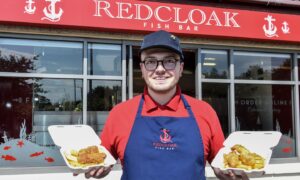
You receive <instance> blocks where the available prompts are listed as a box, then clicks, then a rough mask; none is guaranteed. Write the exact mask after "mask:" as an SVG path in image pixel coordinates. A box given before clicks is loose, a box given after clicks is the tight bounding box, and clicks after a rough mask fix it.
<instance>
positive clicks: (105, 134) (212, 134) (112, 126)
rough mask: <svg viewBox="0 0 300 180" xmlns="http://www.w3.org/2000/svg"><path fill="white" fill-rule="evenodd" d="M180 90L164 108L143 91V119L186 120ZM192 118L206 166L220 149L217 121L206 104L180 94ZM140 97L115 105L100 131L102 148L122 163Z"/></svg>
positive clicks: (219, 127) (219, 128)
mask: <svg viewBox="0 0 300 180" xmlns="http://www.w3.org/2000/svg"><path fill="white" fill-rule="evenodd" d="M180 95H181V90H180V88H177V91H176V94H175V95H174V97H173V98H172V99H171V100H170V101H169V102H168V103H166V104H165V105H160V104H158V103H156V102H155V101H154V100H153V99H152V98H151V97H150V95H149V94H148V91H147V88H145V91H144V97H145V101H144V105H143V110H142V115H143V116H173V117H187V116H188V111H187V110H186V109H185V107H184V104H183V101H182V100H181V98H180ZM184 97H185V98H186V100H187V102H188V103H189V105H190V106H191V109H192V111H193V113H194V116H195V118H196V121H197V124H198V127H199V128H200V131H201V136H202V141H203V147H204V156H205V157H204V158H205V160H207V161H208V162H209V163H211V161H212V160H213V158H214V157H215V155H216V154H217V153H218V151H219V149H220V148H222V147H223V141H224V135H223V132H222V129H221V126H220V123H219V119H218V117H217V115H216V112H215V111H214V110H213V108H212V107H211V106H210V105H209V104H208V103H206V102H204V101H201V100H197V99H195V98H193V97H190V96H187V95H184ZM140 99H141V95H139V96H136V97H134V98H132V99H131V100H128V101H126V102H122V103H120V104H118V105H116V106H115V107H114V108H113V109H112V110H111V111H110V113H109V116H108V118H107V121H106V124H105V126H104V129H103V131H102V133H101V140H102V145H103V146H105V147H106V148H107V150H108V151H110V153H111V154H112V155H113V156H114V157H115V158H116V159H117V158H120V160H121V163H122V164H124V153H125V148H126V144H127V142H128V139H129V135H130V132H131V128H132V126H133V123H134V120H135V117H136V114H137V110H138V105H139V102H140Z"/></svg>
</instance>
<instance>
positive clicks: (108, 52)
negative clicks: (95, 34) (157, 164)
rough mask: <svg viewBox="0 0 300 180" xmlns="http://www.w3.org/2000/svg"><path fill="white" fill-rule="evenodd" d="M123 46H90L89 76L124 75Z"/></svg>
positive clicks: (91, 44)
mask: <svg viewBox="0 0 300 180" xmlns="http://www.w3.org/2000/svg"><path fill="white" fill-rule="evenodd" d="M121 55H122V51H121V45H110V44H93V43H90V44H88V74H90V75H111V76H121V75H122V60H121Z"/></svg>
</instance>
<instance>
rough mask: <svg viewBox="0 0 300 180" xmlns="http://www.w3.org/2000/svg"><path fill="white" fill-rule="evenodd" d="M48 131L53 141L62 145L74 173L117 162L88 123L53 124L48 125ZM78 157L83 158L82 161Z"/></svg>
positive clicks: (66, 159) (64, 154)
mask: <svg viewBox="0 0 300 180" xmlns="http://www.w3.org/2000/svg"><path fill="white" fill-rule="evenodd" d="M48 131H49V133H50V136H51V137H52V139H53V142H54V143H55V144H56V145H57V146H59V147H61V148H60V153H61V155H62V157H63V159H64V161H65V162H66V164H67V165H68V167H69V168H70V170H71V171H72V172H73V173H78V174H79V173H84V172H87V171H88V170H89V169H90V168H92V167H98V166H105V167H107V166H110V165H113V164H115V163H116V160H115V159H114V158H113V156H112V155H111V154H110V153H109V151H108V150H107V149H105V147H104V146H101V140H100V138H99V137H98V135H97V134H96V133H95V131H94V130H93V129H92V128H91V127H90V126H88V125H52V126H49V127H48ZM96 151H98V152H96ZM80 153H81V155H79V154H80ZM78 158H81V159H80V161H79V160H78ZM101 158H102V159H101ZM86 159H87V160H86ZM88 160H89V161H88ZM79 162H86V163H79ZM91 162H92V163H91Z"/></svg>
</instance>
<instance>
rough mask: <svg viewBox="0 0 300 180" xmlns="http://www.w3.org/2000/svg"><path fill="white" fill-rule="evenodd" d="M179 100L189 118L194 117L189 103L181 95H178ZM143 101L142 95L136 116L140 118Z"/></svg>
mask: <svg viewBox="0 0 300 180" xmlns="http://www.w3.org/2000/svg"><path fill="white" fill-rule="evenodd" d="M180 98H181V100H182V101H183V104H184V107H185V109H186V110H187V111H188V113H189V116H190V117H194V113H193V112H192V109H191V106H190V105H189V103H188V102H187V100H186V99H185V97H184V96H183V94H181V95H180ZM144 101H145V100H144V95H142V97H141V100H140V103H139V107H138V112H137V116H142V110H143V105H144Z"/></svg>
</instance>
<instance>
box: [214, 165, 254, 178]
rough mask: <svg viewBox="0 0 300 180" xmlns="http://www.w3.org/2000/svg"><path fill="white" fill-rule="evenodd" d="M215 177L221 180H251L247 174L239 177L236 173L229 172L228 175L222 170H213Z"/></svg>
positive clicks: (243, 173)
mask: <svg viewBox="0 0 300 180" xmlns="http://www.w3.org/2000/svg"><path fill="white" fill-rule="evenodd" d="M213 170H214V173H215V175H216V176H217V178H218V179H221V180H235V179H236V180H237V179H239V180H249V178H248V176H247V174H246V173H245V172H244V171H242V172H241V173H239V175H237V174H236V173H235V171H229V172H228V173H224V172H223V171H222V170H221V169H219V168H213Z"/></svg>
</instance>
